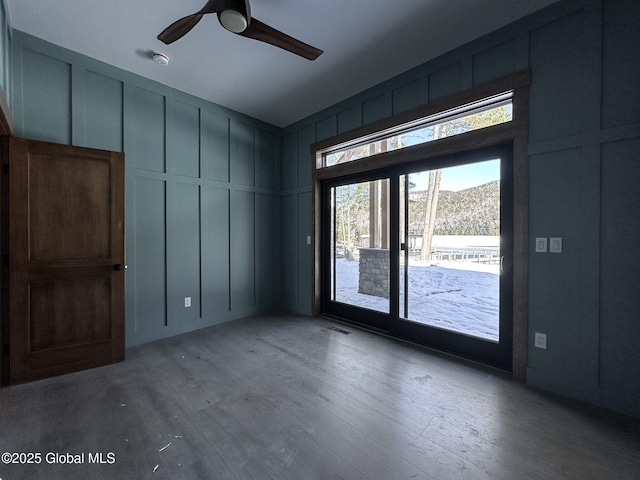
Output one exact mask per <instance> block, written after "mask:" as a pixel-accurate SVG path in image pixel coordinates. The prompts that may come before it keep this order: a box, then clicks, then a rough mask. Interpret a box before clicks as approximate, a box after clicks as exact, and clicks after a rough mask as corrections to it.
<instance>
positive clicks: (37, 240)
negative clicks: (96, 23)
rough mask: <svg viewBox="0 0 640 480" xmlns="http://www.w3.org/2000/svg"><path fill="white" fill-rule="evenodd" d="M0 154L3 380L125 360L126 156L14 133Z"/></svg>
mask: <svg viewBox="0 0 640 480" xmlns="http://www.w3.org/2000/svg"><path fill="white" fill-rule="evenodd" d="M2 153H3V162H4V163H5V164H7V163H8V169H7V168H5V173H7V172H8V189H7V190H8V192H7V193H8V227H9V234H8V250H9V268H8V271H9V279H8V280H9V292H8V297H9V311H8V328H5V329H4V331H5V334H8V337H9V338H8V343H9V352H8V363H9V365H8V368H7V365H3V367H4V368H3V370H4V372H5V377H6V376H7V372H8V377H9V378H8V379H7V378H4V379H3V381H4V383H19V382H24V381H29V380H35V379H38V378H44V377H49V376H53V375H58V374H62V373H69V372H73V371H77V370H82V369H85V368H91V367H96V366H100V365H105V364H108V363H114V362H118V361H121V360H123V359H124V270H123V268H124V155H123V154H122V153H114V152H106V151H101V150H93V149H87V148H79V147H73V146H66V145H55V144H51V143H45V142H37V141H33V140H24V139H19V138H14V137H4V138H3V144H2ZM5 185H6V183H5ZM7 193H5V199H7V196H6V195H7ZM6 225H7V224H6V222H5V226H4V228H6ZM5 313H7V312H6V311H5ZM4 321H5V322H6V321H7V318H6V317H5V318H4ZM6 340H7V339H4V341H3V343H5V344H6V343H7V342H6ZM4 361H5V362H6V361H7V357H6V356H5V358H4Z"/></svg>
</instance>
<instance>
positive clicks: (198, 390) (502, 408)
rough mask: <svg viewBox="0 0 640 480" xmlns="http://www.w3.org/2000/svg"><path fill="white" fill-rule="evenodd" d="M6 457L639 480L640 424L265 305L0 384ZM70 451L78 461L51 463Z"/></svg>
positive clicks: (248, 473)
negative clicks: (123, 352)
mask: <svg viewBox="0 0 640 480" xmlns="http://www.w3.org/2000/svg"><path fill="white" fill-rule="evenodd" d="M334 328H337V329H338V330H334ZM340 330H342V331H340ZM344 332H350V333H344ZM2 452H18V453H19V452H22V453H29V452H34V453H35V452H39V453H40V454H41V463H40V464H31V465H15V464H11V465H4V464H0V478H1V479H3V480H18V479H65V480H69V479H91V480H97V479H151V478H154V479H155V478H161V479H194V480H223V479H235V480H241V479H291V480H311V479H322V480H335V479H372V480H374V479H375V480H395V479H436V480H444V479H491V480H495V479H510V480H511V479H536V480H540V479H556V478H566V479H581V480H584V479H607V480H608V479H613V478H615V479H618V480H620V479H636V480H637V479H638V478H640V420H639V419H632V418H629V417H624V416H621V415H617V414H613V413H611V412H607V411H603V410H600V409H596V408H593V407H586V406H582V405H580V404H575V403H573V402H567V401H563V400H561V399H558V398H555V397H552V396H549V395H546V394H543V393H540V392H536V391H533V390H531V389H530V388H528V387H526V386H524V385H522V384H517V383H514V382H512V381H510V380H508V379H505V378H502V377H500V376H497V375H495V374H492V373H491V372H488V371H485V370H482V369H479V368H475V367H473V366H470V365H467V364H462V363H458V362H456V361H453V360H450V359H447V358H442V357H440V356H437V355H434V354H432V353H430V352H428V351H425V350H422V349H419V348H416V347H413V346H411V345H408V344H406V343H401V342H397V341H395V340H391V339H388V338H385V337H380V336H377V335H375V334H372V333H369V332H365V331H361V330H358V329H355V328H352V327H347V326H344V325H341V324H336V323H332V322H330V321H327V320H322V319H312V318H307V317H295V316H289V315H264V316H259V317H253V318H248V319H243V320H237V321H234V322H230V323H227V324H223V325H219V326H217V327H213V328H209V329H206V330H201V331H198V332H193V333H190V334H186V335H181V336H179V337H174V338H171V339H166V340H162V341H159V342H155V343H153V344H148V345H142V346H139V347H134V348H131V349H129V350H127V359H126V360H125V362H123V363H120V364H116V365H112V366H108V367H102V368H98V369H94V370H89V371H85V372H80V373H76V374H71V375H65V376H61V377H57V378H53V379H48V380H44V381H38V382H33V383H29V384H24V385H18V386H13V387H7V388H4V389H1V390H0V453H2ZM56 453H57V454H62V457H60V456H58V457H55V456H52V455H51V454H56ZM66 453H69V454H72V455H76V456H75V457H71V459H74V460H76V461H79V462H80V463H79V464H60V463H49V462H52V461H53V462H61V461H62V460H66V459H67V458H68V457H65V456H64V454H66ZM96 453H101V454H102V457H101V459H102V461H103V462H105V463H102V464H101V463H91V461H95V460H96V459H100V457H97V458H96V457H94V456H93V455H91V457H90V455H89V454H96ZM80 454H84V457H81V456H80ZM4 458H5V457H3V459H4ZM24 458H26V457H23V459H24ZM36 458H37V457H35V456H34V457H32V460H35V459H36ZM109 462H111V463H109Z"/></svg>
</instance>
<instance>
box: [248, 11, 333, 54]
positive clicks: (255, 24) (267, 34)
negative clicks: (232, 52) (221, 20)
mask: <svg viewBox="0 0 640 480" xmlns="http://www.w3.org/2000/svg"><path fill="white" fill-rule="evenodd" d="M238 35H242V36H243V37H247V38H253V39H254V40H259V41H261V42H265V43H270V44H271V45H275V46H276V47H280V48H282V49H284V50H287V51H289V52H291V53H295V54H296V55H300V56H301V57H304V58H306V59H308V60H315V59H316V58H318V57H319V56H320V55H321V54H322V53H323V51H322V50H319V49H317V48H315V47H312V46H311V45H308V44H306V43H304V42H301V41H300V40H297V39H295V38H293V37H290V36H289V35H287V34H286V33H282V32H280V31H279V30H276V29H275V28H273V27H270V26H269V25H266V24H264V23H262V22H261V21H259V20H256V19H255V18H251V22H250V23H249V26H248V27H247V29H246V30H245V31H244V32H240V33H238Z"/></svg>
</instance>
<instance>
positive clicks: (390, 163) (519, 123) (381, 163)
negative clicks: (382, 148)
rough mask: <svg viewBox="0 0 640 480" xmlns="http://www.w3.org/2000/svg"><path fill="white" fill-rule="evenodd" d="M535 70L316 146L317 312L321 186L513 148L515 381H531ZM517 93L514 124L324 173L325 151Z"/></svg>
mask: <svg viewBox="0 0 640 480" xmlns="http://www.w3.org/2000/svg"><path fill="white" fill-rule="evenodd" d="M530 77H531V75H530V71H529V70H522V71H520V72H516V73H513V74H510V75H506V76H504V77H501V78H499V79H497V80H494V81H491V82H488V83H485V84H482V85H479V86H476V87H473V88H471V89H469V90H465V91H464V92H460V93H457V94H455V95H451V96H449V97H446V98H443V99H440V100H437V101H434V102H431V103H428V104H425V105H422V106H420V107H418V108H415V109H412V110H409V111H407V112H404V113H401V114H398V115H394V116H392V117H388V118H385V119H383V120H380V121H378V122H374V123H372V124H369V125H365V126H363V127H360V128H356V129H354V130H351V131H348V132H345V133H343V134H340V135H337V136H335V137H332V138H328V139H326V140H323V141H321V142H317V143H314V144H312V145H311V157H312V158H311V161H312V162H313V163H312V166H313V168H312V188H313V284H312V313H313V315H315V316H317V315H321V314H322V305H321V293H322V258H321V255H322V245H321V239H322V214H321V212H322V183H323V182H324V181H326V180H330V179H334V178H338V177H343V176H348V175H354V174H358V173H364V172H370V171H372V170H381V169H385V168H393V167H397V166H398V165H401V164H409V163H413V162H416V161H419V160H428V159H431V158H435V157H441V156H444V155H448V154H453V153H460V152H466V151H470V150H475V149H478V148H481V147H487V146H492V145H498V144H501V143H507V142H512V144H513V242H514V244H513V349H512V351H513V354H512V357H513V361H512V377H513V378H514V379H515V380H518V381H522V382H524V381H526V366H527V343H528V334H527V320H528V319H527V311H528V290H527V289H528V285H527V264H528V233H529V232H528V197H529V195H528V154H527V144H528V136H527V133H528V117H529V114H528V101H529V84H530ZM510 90H512V91H513V119H512V121H510V122H507V123H502V124H499V125H495V126H492V127H487V128H483V129H481V130H475V131H471V132H467V133H463V134H461V135H457V136H453V137H447V138H443V139H439V140H434V141H432V142H429V143H424V144H420V145H414V146H411V147H407V148H404V149H401V150H394V151H389V152H386V153H381V154H378V155H375V156H372V157H367V158H362V159H359V160H356V161H353V162H349V163H343V164H339V165H335V166H332V167H327V168H321V165H322V158H321V156H322V153H321V152H322V151H324V150H326V149H328V148H330V147H332V146H334V145H340V144H343V143H348V142H350V141H355V140H356V139H358V138H362V137H366V136H369V135H373V134H375V133H376V132H381V131H384V130H387V129H389V128H392V127H395V126H397V125H401V124H405V123H408V122H411V121H414V120H418V119H420V118H424V117H427V116H430V115H434V114H436V113H438V112H443V111H447V110H451V109H454V108H456V107H459V106H461V105H466V104H469V103H472V102H475V101H478V100H481V99H483V98H486V97H490V96H493V95H497V94H500V93H502V92H505V91H510Z"/></svg>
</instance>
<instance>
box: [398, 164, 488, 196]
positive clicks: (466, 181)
mask: <svg viewBox="0 0 640 480" xmlns="http://www.w3.org/2000/svg"><path fill="white" fill-rule="evenodd" d="M409 179H410V181H411V182H413V183H415V184H416V188H415V189H416V190H427V188H428V182H429V172H428V171H424V172H419V173H412V174H411V176H410V177H409ZM495 180H500V160H488V161H486V162H478V163H471V164H468V165H461V166H458V167H449V168H443V169H442V177H441V179H440V190H450V191H454V192H457V191H459V190H464V189H466V188H471V187H477V186H478V185H484V184H485V183H489V182H493V181H495Z"/></svg>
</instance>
